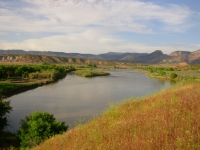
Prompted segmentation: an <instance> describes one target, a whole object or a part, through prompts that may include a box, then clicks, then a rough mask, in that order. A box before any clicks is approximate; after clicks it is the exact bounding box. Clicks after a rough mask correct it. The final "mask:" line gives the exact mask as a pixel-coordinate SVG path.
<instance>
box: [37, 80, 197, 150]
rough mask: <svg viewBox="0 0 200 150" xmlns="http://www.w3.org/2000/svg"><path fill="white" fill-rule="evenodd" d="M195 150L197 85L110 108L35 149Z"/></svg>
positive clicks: (177, 88)
mask: <svg viewBox="0 0 200 150" xmlns="http://www.w3.org/2000/svg"><path fill="white" fill-rule="evenodd" d="M44 149H48V150H51V149H52V150H54V149H59V150H159V149H160V150H161V149H162V150H174V149H179V150H198V149H200V83H190V84H187V85H184V86H178V87H174V88H172V89H168V90H166V91H164V92H161V93H159V94H155V95H153V96H149V97H146V98H142V99H139V100H138V99H136V100H134V99H133V100H132V101H129V102H126V103H125V104H122V105H120V106H112V107H111V108H110V109H108V110H107V111H105V112H104V113H103V114H102V115H101V116H100V117H99V118H96V119H94V120H92V121H90V122H88V123H87V124H85V125H81V126H78V127H76V128H74V129H72V130H70V131H68V132H66V133H64V134H63V135H58V136H55V137H52V138H51V139H49V140H47V141H45V142H44V143H42V144H41V145H40V146H37V147H35V148H34V150H44Z"/></svg>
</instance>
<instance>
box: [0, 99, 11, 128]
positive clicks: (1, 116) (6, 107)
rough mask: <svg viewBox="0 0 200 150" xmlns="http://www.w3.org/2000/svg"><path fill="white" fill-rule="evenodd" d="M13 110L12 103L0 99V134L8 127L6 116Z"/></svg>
mask: <svg viewBox="0 0 200 150" xmlns="http://www.w3.org/2000/svg"><path fill="white" fill-rule="evenodd" d="M11 110H12V107H10V101H4V100H1V99H0V132H1V131H2V130H4V128H5V127H6V126H7V125H8V120H7V117H6V114H7V113H10V111H11Z"/></svg>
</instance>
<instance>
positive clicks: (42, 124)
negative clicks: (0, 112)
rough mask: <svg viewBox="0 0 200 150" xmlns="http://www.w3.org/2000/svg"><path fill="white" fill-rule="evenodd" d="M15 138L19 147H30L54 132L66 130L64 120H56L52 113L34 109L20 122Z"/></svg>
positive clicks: (54, 133)
mask: <svg viewBox="0 0 200 150" xmlns="http://www.w3.org/2000/svg"><path fill="white" fill-rule="evenodd" d="M20 124H21V127H20V129H19V130H18V131H17V139H18V140H19V143H20V146H21V148H31V147H33V146H36V145H38V144H40V143H41V142H42V141H44V140H45V139H48V138H50V137H52V136H54V135H56V134H61V133H63V132H65V131H67V128H68V126H66V125H65V123H64V122H59V121H56V120H55V118H54V116H53V115H52V114H49V113H47V112H40V111H36V112H34V113H33V114H32V115H28V116H26V117H25V119H24V120H23V119H22V120H21V122H20Z"/></svg>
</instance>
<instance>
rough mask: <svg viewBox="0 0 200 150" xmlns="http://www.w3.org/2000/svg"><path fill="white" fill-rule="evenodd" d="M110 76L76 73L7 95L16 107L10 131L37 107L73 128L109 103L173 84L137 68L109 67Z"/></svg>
mask: <svg viewBox="0 0 200 150" xmlns="http://www.w3.org/2000/svg"><path fill="white" fill-rule="evenodd" d="M108 72H109V73H110V74H111V75H110V76H104V77H94V78H83V77H79V76H76V75H74V74H69V75H67V76H66V77H65V78H64V79H62V80H59V81H58V82H56V83H54V84H50V85H45V86H42V87H38V88H36V89H33V90H29V91H27V92H24V93H21V94H18V95H14V96H12V97H10V98H8V99H9V100H10V101H11V106H12V107H13V110H12V112H11V113H10V114H9V115H8V118H9V124H10V126H9V127H8V128H7V130H8V131H11V132H15V131H16V130H18V129H19V127H20V125H19V122H20V119H24V118H25V116H26V115H28V114H31V113H33V112H34V111H36V110H40V111H47V112H49V113H51V114H54V116H55V118H56V119H57V120H60V121H64V122H66V124H67V125H70V127H74V126H75V125H77V124H79V123H80V122H82V123H84V122H86V121H87V120H89V119H91V118H93V117H94V116H96V115H98V114H100V113H101V112H103V111H104V110H105V109H107V108H108V104H109V103H113V102H120V101H123V100H124V99H127V98H131V97H141V96H145V95H148V94H152V93H154V92H158V91H160V90H162V89H164V88H166V87H169V86H170V85H171V84H170V82H169V81H164V80H157V79H153V78H150V77H148V76H146V75H145V73H143V72H137V71H134V70H109V71H108Z"/></svg>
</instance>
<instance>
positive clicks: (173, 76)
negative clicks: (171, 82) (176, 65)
mask: <svg viewBox="0 0 200 150" xmlns="http://www.w3.org/2000/svg"><path fill="white" fill-rule="evenodd" d="M177 76H178V75H177V74H175V73H171V75H170V78H171V79H175V78H176V77H177Z"/></svg>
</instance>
